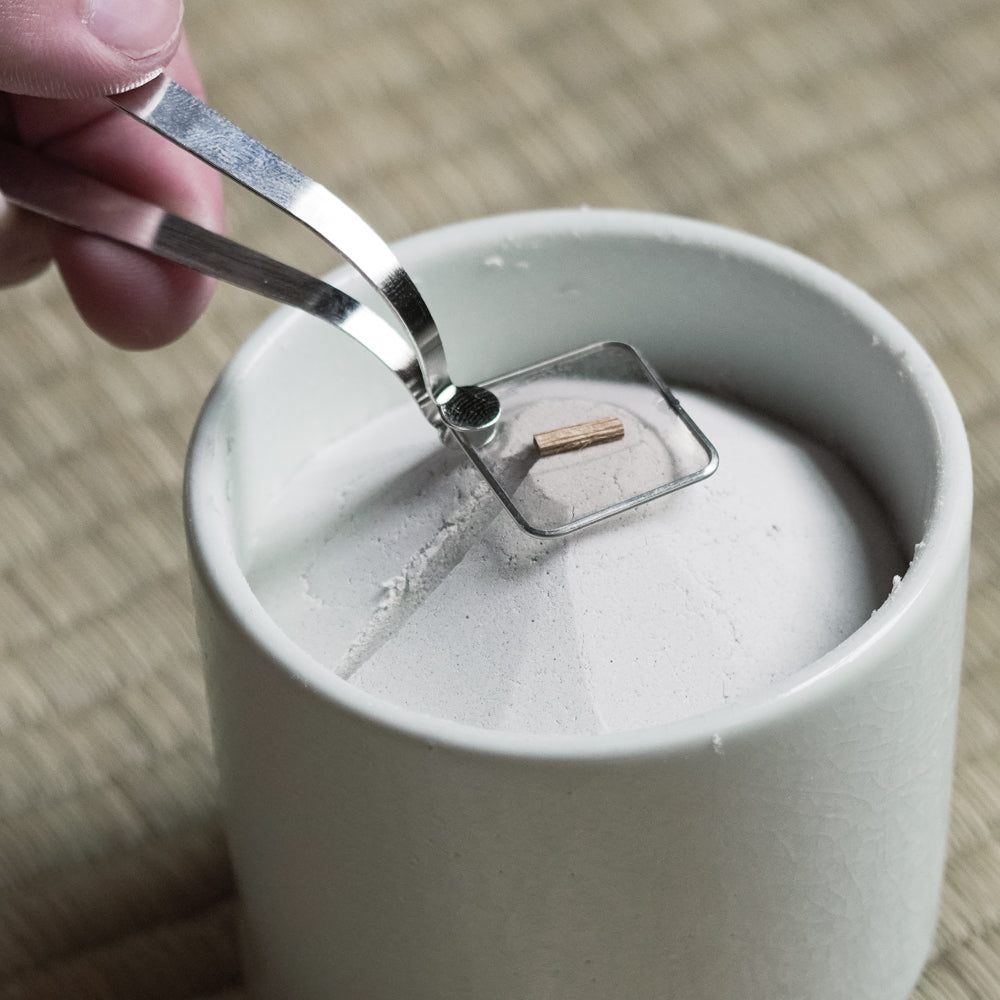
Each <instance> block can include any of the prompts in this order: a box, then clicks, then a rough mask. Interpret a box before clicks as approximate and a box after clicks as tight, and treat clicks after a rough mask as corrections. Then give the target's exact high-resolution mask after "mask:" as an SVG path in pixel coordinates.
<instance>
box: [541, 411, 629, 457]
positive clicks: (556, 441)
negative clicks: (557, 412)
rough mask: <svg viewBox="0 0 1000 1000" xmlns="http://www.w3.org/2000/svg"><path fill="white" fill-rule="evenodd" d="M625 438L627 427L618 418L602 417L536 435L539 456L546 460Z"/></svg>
mask: <svg viewBox="0 0 1000 1000" xmlns="http://www.w3.org/2000/svg"><path fill="white" fill-rule="evenodd" d="M623 437H625V425H624V424H623V423H622V422H621V420H620V419H619V418H618V417H600V418H599V419H597V420H587V421H585V422H584V423H582V424H571V425H570V426H569V427H557V428H556V429H555V430H552V431H542V432H541V433H540V434H536V435H535V447H536V448H537V449H538V454H539V455H540V456H541V457H542V458H545V457H546V456H547V455H558V454H559V453H560V452H564V451H575V450H576V449H577V448H589V447H590V446H591V445H595V444H605V443H606V442H608V441H617V440H619V438H623Z"/></svg>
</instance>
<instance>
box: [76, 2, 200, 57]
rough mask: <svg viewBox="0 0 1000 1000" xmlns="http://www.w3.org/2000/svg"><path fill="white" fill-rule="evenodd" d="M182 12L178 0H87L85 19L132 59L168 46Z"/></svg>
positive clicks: (103, 38)
mask: <svg viewBox="0 0 1000 1000" xmlns="http://www.w3.org/2000/svg"><path fill="white" fill-rule="evenodd" d="M182 16H183V5H182V4H181V3H180V2H178V0H83V23H84V24H85V25H86V26H87V28H89V29H90V32H91V33H92V34H93V35H94V36H95V37H96V38H98V39H99V40H100V41H102V42H103V43H104V44H105V45H107V46H109V47H110V48H113V49H117V50H118V51H119V52H121V53H123V54H124V55H127V56H128V57H129V58H131V59H145V58H147V57H148V56H152V55H155V54H156V53H157V52H160V51H162V50H164V49H166V48H167V47H168V46H169V45H170V43H171V42H173V40H174V39H175V38H176V37H177V33H178V32H179V31H180V26H181V17H182Z"/></svg>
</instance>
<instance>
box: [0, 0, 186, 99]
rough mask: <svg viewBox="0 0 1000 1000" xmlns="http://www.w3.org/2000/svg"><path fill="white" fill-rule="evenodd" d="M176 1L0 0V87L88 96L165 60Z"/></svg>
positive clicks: (173, 40)
mask: <svg viewBox="0 0 1000 1000" xmlns="http://www.w3.org/2000/svg"><path fill="white" fill-rule="evenodd" d="M182 13H183V4H182V0H0V90H5V91H8V92H10V93H15V94H28V95H30V96H33V97H59V98H64V97H95V96H97V95H99V94H107V93H112V92H116V91H122V90H128V89H130V88H131V87H135V86H138V85H139V84H140V83H143V82H145V80H147V79H149V78H150V77H152V76H153V75H154V74H155V73H157V72H158V71H159V70H160V69H162V68H163V66H164V65H166V63H167V62H169V60H170V58H171V57H172V56H173V54H174V52H175V51H176V49H177V45H178V42H179V40H180V34H181V16H182Z"/></svg>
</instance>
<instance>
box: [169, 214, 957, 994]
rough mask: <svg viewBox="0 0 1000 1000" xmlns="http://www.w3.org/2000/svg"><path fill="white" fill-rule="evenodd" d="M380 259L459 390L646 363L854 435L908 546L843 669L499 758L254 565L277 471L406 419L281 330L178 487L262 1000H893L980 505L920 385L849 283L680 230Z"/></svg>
mask: <svg viewBox="0 0 1000 1000" xmlns="http://www.w3.org/2000/svg"><path fill="white" fill-rule="evenodd" d="M398 249H399V253H400V255H401V257H402V259H403V261H404V262H405V263H406V264H407V266H408V267H409V268H410V269H411V270H412V273H413V275H414V277H415V279H416V281H417V283H418V285H419V286H420V287H421V288H422V289H424V290H425V292H426V296H427V299H428V301H429V303H430V305H431V308H432V310H433V311H434V312H435V315H436V316H437V318H438V321H439V325H440V327H441V329H442V330H443V331H444V337H445V340H446V345H447V347H448V351H449V358H450V361H451V365H452V368H453V370H454V373H455V374H457V376H459V377H460V378H461V379H462V380H473V379H477V378H480V377H485V376H488V375H491V374H495V373H498V372H501V371H507V370H510V369H512V368H514V367H517V366H520V365H521V364H523V363H527V362H530V361H534V360H536V359H538V358H541V357H547V356H550V355H552V354H555V353H558V352H560V351H563V350H565V349H568V348H571V347H574V346H577V345H580V344H584V343H588V342H591V341H594V340H600V339H615V340H624V341H626V342H630V343H633V344H635V345H637V346H638V347H639V348H640V349H641V350H642V351H643V352H644V353H645V354H646V356H647V357H648V358H649V359H650V360H651V361H652V362H653V363H654V364H655V365H656V366H657V367H658V368H659V369H660V370H661V372H662V373H663V375H664V376H665V378H666V379H667V381H668V382H671V383H673V384H693V385H697V386H701V387H706V388H710V389H717V390H718V391H720V392H724V393H728V394H732V395H735V396H737V397H739V398H741V399H743V400H745V401H748V402H750V403H751V404H753V405H755V406H758V407H760V408H761V409H764V410H767V411H769V412H771V413H772V414H775V415H777V416H779V417H783V418H786V419H788V420H790V421H792V422H794V423H796V424H798V425H799V426H801V427H804V428H806V429H808V430H811V431H812V432H813V433H815V434H817V435H818V436H821V437H822V438H824V439H826V440H828V441H830V442H832V443H833V444H835V445H836V446H838V447H839V448H841V449H842V450H843V451H844V452H846V453H847V454H848V455H850V456H851V457H852V459H853V460H854V461H855V462H856V464H857V465H858V467H859V468H860V469H861V470H862V471H863V472H864V474H865V475H866V476H867V477H868V479H869V480H870V481H871V482H872V483H873V484H874V485H875V486H876V488H877V490H878V492H879V493H880V495H881V496H882V498H883V500H884V501H885V503H886V504H887V506H888V507H889V508H890V510H891V511H892V514H893V516H894V517H895V519H896V521H897V523H898V525H899V529H900V532H901V534H902V536H903V538H904V540H905V544H906V547H907V550H909V551H914V550H917V555H916V558H915V559H914V562H913V564H912V565H911V567H910V569H909V571H908V572H907V573H906V575H905V577H904V578H903V580H902V583H901V584H900V586H899V587H898V588H897V590H896V592H895V593H894V595H893V596H892V598H891V599H890V600H889V601H888V602H887V604H886V605H885V606H884V607H883V608H882V609H880V610H879V611H878V612H877V613H876V614H875V615H874V616H873V617H872V619H871V620H870V621H869V622H868V623H866V624H865V625H864V626H863V627H862V628H861V629H860V630H859V631H858V632H857V633H856V634H855V635H853V636H852V637H851V638H850V639H849V640H847V641H846V642H845V643H843V644H842V645H841V646H840V647H838V648H837V649H836V650H834V651H832V652H831V653H830V654H829V655H828V656H826V657H824V658H823V659H821V660H820V661H818V662H817V663H815V664H814V665H812V666H811V667H810V668H808V669H807V670H805V671H803V672H802V673H801V674H799V675H797V676H796V677H795V678H793V679H792V680H791V681H789V682H787V683H783V684H781V685H778V686H776V687H774V688H773V689H771V690H769V691H768V692H766V693H765V694H764V695H761V696H759V697H755V698H752V699H749V700H746V701H744V702H742V703H739V704H735V705H731V706H728V707H726V708H723V709H720V710H717V711H714V712H712V713H710V714H707V715H704V716H702V717H700V718H695V719H690V720H687V721H685V722H682V723H679V724H674V725H671V726H669V727H665V728H662V729H656V730H646V731H642V732H637V733H631V734H622V735H618V736H610V737H541V736H536V737H518V736H515V735H511V734H503V733H489V732H482V731H478V730H473V729H469V728H464V727H461V726H458V725H454V724H449V723H446V722H442V721H439V720H435V719H432V718H429V717H426V716H420V715H417V714H414V713H410V712H408V711H406V710H403V709H400V708H396V707H394V706H391V705H387V704H384V703H381V702H379V701H377V700H375V699H373V698H371V697H369V696H367V695H365V694H364V693H363V692H360V691H357V690H356V689H353V688H351V687H350V686H349V685H347V684H345V683H344V682H341V681H339V680H338V679H337V678H335V677H333V676H332V674H331V673H330V672H329V671H328V670H327V669H326V668H324V667H322V666H321V665H319V664H317V663H315V662H313V661H312V660H310V659H309V658H308V657H307V656H306V655H305V654H304V653H302V652H301V651H300V650H298V649H297V647H295V646H294V645H293V644H292V643H291V642H290V641H289V640H288V639H287V638H286V637H285V636H283V635H282V634H281V633H280V632H279V631H278V630H277V629H276V628H275V626H274V625H273V624H272V623H271V622H270V621H269V619H267V617H266V615H265V614H264V613H263V611H262V610H261V609H260V607H259V605H258V604H257V603H256V601H255V599H254V597H253V595H252V593H251V592H250V590H249V588H248V587H247V585H246V582H245V581H244V580H243V578H242V575H241V573H240V565H239V564H240V560H241V558H242V555H243V550H244V546H245V537H246V532H247V526H248V525H252V523H253V520H254V518H255V517H256V515H257V512H259V510H260V508H261V506H262V505H263V504H266V503H267V501H268V499H269V498H270V497H271V496H273V494H274V492H275V491H276V490H277V489H279V488H280V486H281V484H282V483H283V481H284V480H285V479H286V477H287V475H288V474H289V473H290V472H291V471H292V470H293V469H294V468H295V467H296V466H297V465H299V464H300V463H301V462H302V461H304V460H305V459H307V458H308V457H309V456H310V455H311V454H313V453H314V451H315V450H316V449H317V448H319V447H320V446H321V445H322V443H323V442H324V441H325V440H327V439H328V437H329V436H331V435H338V434H340V433H342V432H343V431H344V430H345V429H347V428H348V427H350V426H352V425H356V424H358V423H360V422H361V421H364V420H366V419H368V418H369V417H370V416H371V415H372V414H373V413H376V412H379V411H380V410H382V409H384V408H385V407H386V406H389V405H395V404H396V403H405V401H406V398H407V397H406V396H405V393H404V392H403V390H402V388H401V387H400V386H398V385H397V384H396V383H395V382H394V381H393V379H392V377H391V376H390V375H388V374H387V373H385V372H383V371H382V370H381V369H380V367H379V365H378V363H377V362H375V361H374V360H373V359H371V358H370V357H369V356H368V355H367V354H365V352H364V351H362V350H361V349H359V348H357V347H356V345H354V344H353V343H352V342H349V341H347V340H346V338H344V337H343V336H341V335H340V334H338V333H337V332H336V331H334V330H332V329H331V328H329V327H325V326H323V325H322V324H319V323H317V322H315V321H312V320H307V319H304V318H302V317H300V316H298V315H295V314H292V313H289V312H281V313H278V314H277V315H276V316H275V317H274V319H273V320H272V321H271V322H269V323H268V324H266V325H265V327H264V328H262V329H261V330H259V331H258V332H257V333H256V334H255V335H254V336H253V337H251V338H250V340H249V341H248V343H247V344H246V345H245V347H244V348H243V349H242V350H241V352H240V353H239V355H238V356H237V358H236V360H235V361H234V363H233V364H232V365H231V366H230V368H229V370H228V371H227V373H226V374H225V375H224V377H223V378H222V380H221V381H220V383H219V385H218V386H217V388H216V390H215V391H214V393H213V395H212V396H211V398H210V400H209V402H208V404H207V406H206V409H205V411H204V413H203V416H202V419H201V421H200V424H199V427H198V429H197V431H196V435H195V438H194V441H193V444H192V450H191V454H190V464H189V475H188V483H187V494H186V503H187V516H188V523H189V537H190V543H191V549H192V562H193V569H194V572H193V576H194V581H195V592H196V599H197V605H198V611H199V628H200V633H201V637H202V641H203V645H204V651H205V657H206V664H207V683H208V690H209V696H210V702H211V707H212V715H213V726H214V733H215V739H216V746H217V756H218V763H219V768H220V772H221V777H222V786H223V793H224V798H225V808H226V818H227V824H228V829H229V836H230V844H231V849H232V855H233V860H234V863H235V866H236V872H237V878H238V883H239V890H240V894H241V900H242V909H243V920H244V935H245V944H246V952H247V956H248V975H249V977H250V982H251V986H252V988H253V991H254V995H255V996H258V997H261V998H268V1000H278V998H295V1000H452V998H454V1000H611V998H615V1000H654V998H656V1000H666V998H671V1000H904V998H906V997H907V996H908V995H909V992H910V990H911V988H912V986H913V984H914V982H915V980H916V979H917V977H918V975H919V972H920V969H921V966H922V964H923V962H924V960H925V957H926V955H927V951H928V948H929V946H930V942H931V938H932V934H933V930H934V925H935V918H936V911H937V898H938V893H939V888H940V879H941V872H942V866H943V862H944V856H945V843H946V828H947V814H948V802H949V789H950V782H951V768H952V750H953V742H954V727H955V715H956V702H957V696H958V686H959V672H960V655H961V644H962V628H963V616H964V601H965V589H966V575H967V558H968V538H969V521H970V509H971V481H970V480H971V477H970V470H969V458H968V451H967V446H966V441H965V437H964V433H963V430H962V427H961V422H960V419H959V417H958V414H957V411H956V409H955V406H954V403H953V401H952V399H951V397H950V395H949V394H948V391H947V389H946V387H945V386H944V384H943V382H942V380H941V378H940V376H939V374H938V373H937V371H936V370H935V369H934V368H933V366H932V364H931V363H930V361H929V360H928V358H927V357H926V356H925V354H924V353H923V352H922V351H921V350H920V348H919V347H918V346H917V345H916V344H915V342H914V341H913V339H912V338H911V337H910V336H909V335H908V334H907V333H906V331H905V330H903V329H902V328H901V327H900V326H899V324H897V323H896V322H895V321H894V320H893V319H892V318H891V317H890V316H888V315H887V314H886V313H885V312H884V311H883V310H882V309H881V308H879V307H878V306H877V305H875V304H874V303H873V302H872V301H871V300H870V299H868V298H867V297H866V296H865V295H863V294H862V293H861V292H859V291H858V290H857V289H856V288H854V287H853V286H851V285H849V284H848V283H846V282H844V281H843V280H841V279H839V278H837V277H836V276H834V275H832V274H830V273H829V272H828V271H826V270H824V269H822V268H820V267H818V266H816V265H814V264H812V263H810V262H808V261H805V260H803V259H802V258H800V257H798V256H796V255H794V254H792V253H790V252H789V251H786V250H782V249H780V248H777V247H775V246H773V245H770V244H767V243H765V242H762V241H759V240H755V239H752V238H750V237H746V236H743V235H740V234H737V233H733V232H731V231H728V230H724V229H719V228H716V227H712V226H707V225H703V224H698V223H693V222H690V221H684V220H678V219H674V218H669V217H663V216H654V215H645V214H631V213H617V212H598V211H585V210H580V211H565V212H550V213H537V214H527V215H517V216H510V217H501V218H497V219H488V220H481V221H477V222H472V223H467V224H463V225H459V226H455V227H451V228H448V229H444V230H440V231H436V232H432V233H429V234H425V235H422V236H419V237H416V238H414V239H411V240H408V241H405V242H404V243H402V244H401V245H400V246H399V248H398ZM341 279H342V282H343V283H345V284H346V286H347V287H348V288H349V290H351V291H352V292H353V293H354V294H356V295H359V294H361V293H362V288H361V284H360V282H358V281H356V280H355V279H354V278H353V276H344V275H341V276H340V278H339V279H338V280H341ZM414 419H420V418H419V415H418V414H417V411H416V410H414ZM722 461H723V462H724V461H725V456H724V455H723V456H722ZM762 474H766V470H762ZM816 571H817V572H822V571H823V568H822V567H819V566H818V567H817V568H816ZM664 642H665V643H667V642H669V636H664ZM470 669H475V664H474V663H472V664H470Z"/></svg>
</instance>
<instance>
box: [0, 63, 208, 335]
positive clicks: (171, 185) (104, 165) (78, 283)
mask: <svg viewBox="0 0 1000 1000" xmlns="http://www.w3.org/2000/svg"><path fill="white" fill-rule="evenodd" d="M168 72H169V74H170V75H171V76H172V77H173V78H174V79H176V80H177V81H178V83H181V84H183V85H184V86H187V87H189V88H190V89H192V90H195V91H196V92H200V83H199V81H198V77H197V74H196V72H195V69H194V66H193V64H192V63H191V59H190V56H189V53H188V50H187V47H186V46H185V45H183V44H182V45H181V47H180V48H179V50H178V53H177V55H176V56H175V57H174V60H173V61H172V62H171V64H170V66H169V67H168ZM13 103H14V111H15V116H16V122H17V127H18V130H19V132H20V133H21V135H22V137H23V139H24V140H25V141H26V143H27V144H28V145H32V146H38V147H40V148H42V149H44V150H45V151H46V152H47V153H48V154H49V155H52V156H54V157H56V158H58V159H61V160H64V161H67V162H70V163H72V164H73V165H74V166H77V167H79V168H81V169H83V170H84V171H86V172H87V173H90V174H92V175H93V176H95V177H98V178H100V179H101V180H104V181H107V182H108V183H111V184H114V185H115V186H117V187H120V188H122V189H123V190H126V191H130V192H131V193H133V194H136V195H138V196H139V197H142V198H145V199H147V200H149V201H152V202H154V203H156V204H158V205H160V206H162V207H163V208H165V209H167V210H168V211H170V212H174V213H175V214H178V215H182V216H185V217H186V218H189V219H191V220H192V221H194V222H197V223H199V224H200V225H203V226H205V227H207V228H209V229H214V230H219V229H221V224H222V189H221V183H220V180H219V177H218V175H217V174H216V173H215V171H214V170H212V169H211V168H210V167H207V166H206V165H204V164H203V163H201V162H200V161H198V160H196V159H195V158H194V157H192V156H191V155H190V154H188V153H186V152H185V151H184V150H181V149H179V148H178V147H176V146H174V145H173V144H171V143H169V142H167V141H166V140H165V139H163V138H161V137H160V136H158V135H156V134H155V133H153V132H152V131H151V130H150V129H148V128H146V127H145V126H144V125H141V124H140V123H138V122H135V121H133V120H132V119H130V118H128V116H126V115H125V114H123V113H122V112H120V111H118V110H116V109H114V108H112V107H111V105H110V104H108V103H107V102H106V101H103V100H101V101H43V100H39V99H34V98H17V99H14V102H13ZM51 238H52V248H53V253H54V256H55V258H56V261H57V263H58V265H59V270H60V272H61V274H62V276H63V280H64V281H65V283H66V287H67V288H68V290H69V292H70V295H71V296H72V297H73V301H74V303H75V304H76V307H77V309H78V310H79V311H80V314H81V315H82V316H83V318H84V320H85V321H86V322H87V323H88V324H89V325H90V326H91V327H92V328H93V329H94V330H96V331H97V332H98V333H99V334H101V335H102V336H104V337H105V338H107V339H108V340H110V341H112V342H113V343H115V344H118V345H120V346H123V347H133V348H145V347H157V346H160V345H161V344H165V343H168V342H169V341H171V340H174V339H175V338H176V337H178V336H180V335H181V334H182V333H183V332H184V331H185V330H187V329H188V327H190V325H191V324H192V323H193V322H194V320H195V319H196V318H197V317H198V315H200V313H201V312H202V310H203V309H204V307H205V305H206V304H207V302H208V299H209V297H210V295H211V291H212V287H213V283H212V282H211V281H210V280H209V279H207V278H204V277H203V276H201V275H199V274H196V273H195V272H193V271H191V270H189V269H188V268H184V267H181V266H180V265H176V264H168V263H166V262H164V261H160V260H157V259H154V258H153V257H151V256H149V255H148V254H144V253H141V252H139V251H135V250H131V249H128V248H126V247H121V246H118V245H116V244H111V243H109V242H108V241H106V240H102V239H100V238H98V237H93V236H86V235H84V234H82V233H77V232H75V231H73V230H70V229H66V228H64V227H54V228H53V232H52V237H51Z"/></svg>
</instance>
